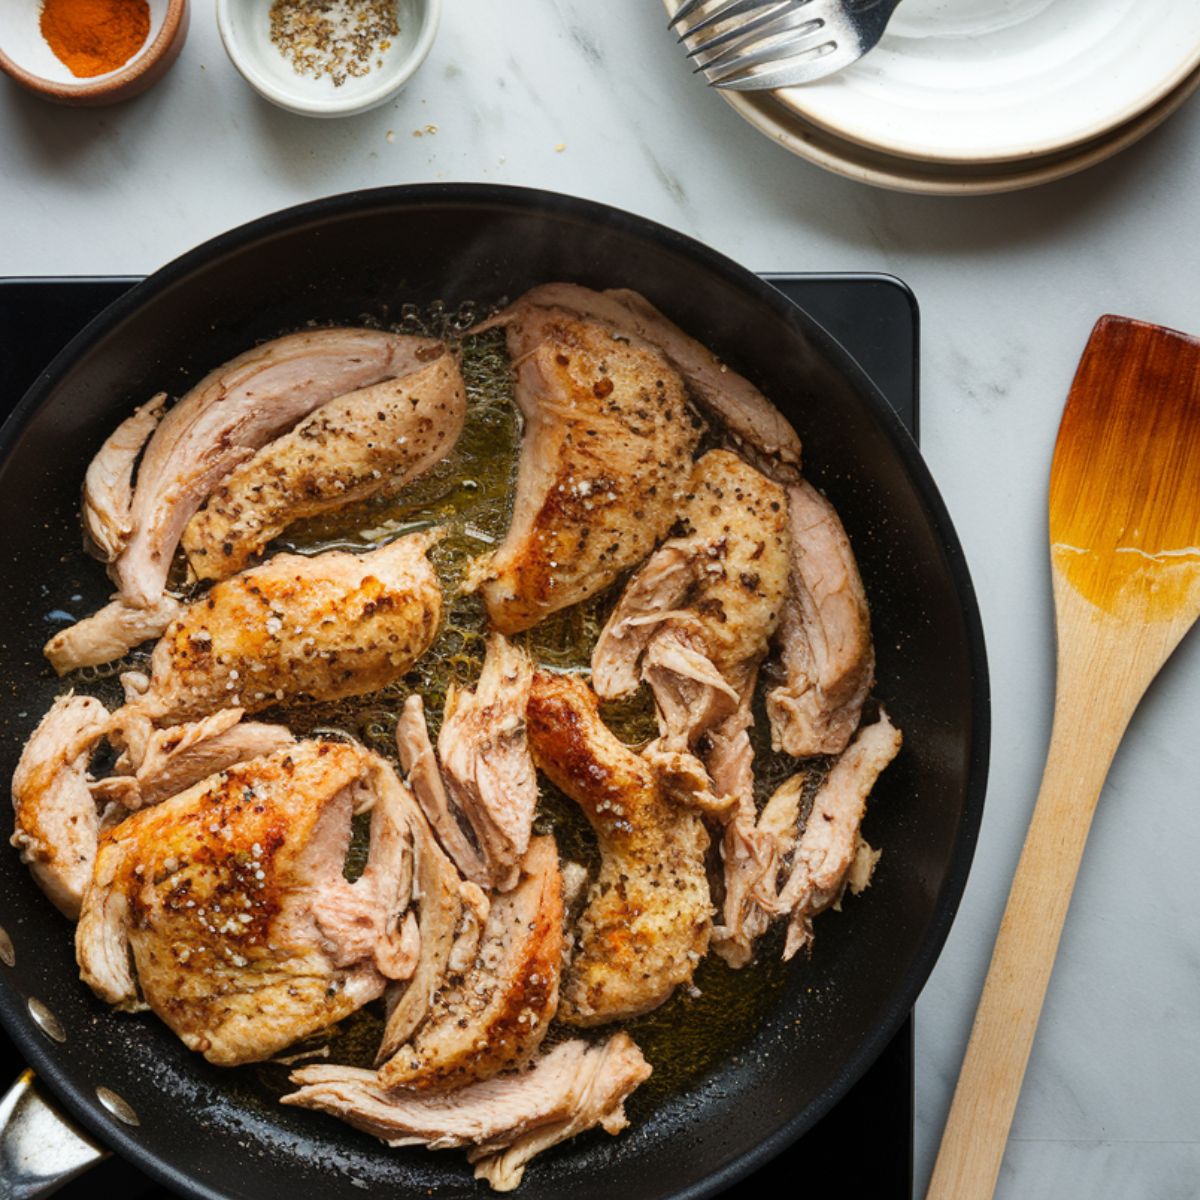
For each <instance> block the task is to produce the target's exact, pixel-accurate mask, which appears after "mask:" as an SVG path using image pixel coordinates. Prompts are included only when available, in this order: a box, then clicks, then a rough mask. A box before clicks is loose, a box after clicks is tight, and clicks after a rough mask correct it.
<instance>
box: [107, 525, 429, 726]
mask: <svg viewBox="0 0 1200 1200" xmlns="http://www.w3.org/2000/svg"><path fill="white" fill-rule="evenodd" d="M436 536H437V535H436V534H435V533H434V534H431V533H415V534H409V535H408V536H406V537H402V538H399V539H397V540H396V541H394V542H392V543H390V544H389V545H387V546H384V547H382V548H381V549H379V550H373V551H371V552H370V553H368V554H347V553H344V552H342V551H336V550H330V551H327V552H326V553H324V554H318V555H315V556H314V557H312V558H308V557H305V556H303V555H298V554H277V555H275V557H274V558H272V559H271V560H270V562H267V563H265V564H263V566H261V567H255V568H254V569H253V570H250V571H245V572H243V573H242V574H241V575H237V576H235V577H234V578H233V579H226V580H224V581H222V582H221V583H218V584H215V585H214V586H213V588H212V589H211V590H210V591H209V592H208V593H207V594H206V595H204V596H202V597H201V598H200V599H198V600H196V601H194V602H193V603H191V604H190V605H188V607H187V608H186V609H185V610H184V611H183V613H182V614H181V615H180V616H179V617H178V619H177V620H175V621H174V622H173V623H172V624H171V626H170V628H169V629H168V630H167V631H166V633H165V634H164V635H163V637H162V638H161V639H160V641H159V643H158V645H157V646H155V648H154V654H153V656H152V657H151V659H150V678H149V681H148V684H147V687H146V690H145V691H144V692H143V693H142V694H140V695H137V694H134V695H132V696H130V703H129V708H130V709H131V710H132V711H133V712H134V713H135V714H141V715H144V716H148V717H150V718H152V719H154V720H155V721H158V722H160V723H170V722H177V721H182V720H186V719H189V718H192V717H197V716H202V715H206V714H209V713H211V712H212V711H213V710H214V709H216V708H221V707H239V708H244V709H245V710H246V711H247V712H256V711H258V710H259V709H262V708H266V707H267V706H268V705H271V704H274V703H275V702H276V701H278V700H283V699H285V698H292V697H295V696H299V695H308V696H312V697H313V698H315V699H318V700H336V699H339V698H341V697H343V696H354V695H360V694H362V693H364V692H373V691H377V690H378V689H379V688H381V687H383V686H385V685H386V684H388V683H391V682H392V681H393V680H394V679H398V678H399V677H400V676H401V675H403V674H404V672H405V671H407V670H408V669H409V667H411V666H412V664H413V663H414V662H415V661H416V660H417V659H418V658H419V657H420V656H421V655H422V654H424V652H425V651H426V650H427V649H428V648H429V644H430V643H431V642H432V641H433V638H434V635H435V633H436V632H437V627H438V621H439V620H440V618H441V607H442V593H441V587H440V585H439V584H438V581H437V576H436V575H435V574H434V571H433V567H432V566H431V565H430V563H429V560H428V559H427V558H426V557H425V552H426V550H428V548H429V546H430V545H431V543H432V541H433V540H434V539H435V538H436Z"/></svg>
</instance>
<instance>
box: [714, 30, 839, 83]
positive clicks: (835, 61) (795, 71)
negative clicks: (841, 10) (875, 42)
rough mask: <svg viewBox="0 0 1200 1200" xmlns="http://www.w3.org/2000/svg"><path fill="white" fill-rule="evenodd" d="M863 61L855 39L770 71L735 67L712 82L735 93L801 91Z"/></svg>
mask: <svg viewBox="0 0 1200 1200" xmlns="http://www.w3.org/2000/svg"><path fill="white" fill-rule="evenodd" d="M825 45H830V43H825ZM816 48H818V49H819V48H821V47H816ZM860 57H861V52H860V50H859V47H858V44H857V43H856V42H855V40H854V39H853V38H850V39H849V40H847V41H842V40H839V41H838V42H836V43H833V44H832V49H829V50H827V51H826V52H825V53H823V54H814V53H813V51H812V48H810V49H809V50H807V51H805V52H804V53H803V55H801V56H792V57H791V58H787V59H784V60H783V61H782V62H779V63H777V64H776V65H775V66H774V67H773V68H771V69H769V70H765V71H754V70H753V69H751V70H742V68H741V67H740V66H739V67H735V68H734V69H732V70H729V71H726V72H722V73H718V75H717V77H716V78H715V79H710V80H709V85H710V86H711V87H715V88H720V89H722V90H723V91H731V92H748V91H759V90H773V89H775V88H782V87H797V86H799V85H801V84H805V83H811V82H813V81H814V80H816V79H823V78H824V77H825V76H826V75H832V74H833V73H834V72H835V71H840V70H841V69H842V68H843V67H846V66H849V65H850V64H851V63H852V62H856V61H857V60H858V59H859V58H860Z"/></svg>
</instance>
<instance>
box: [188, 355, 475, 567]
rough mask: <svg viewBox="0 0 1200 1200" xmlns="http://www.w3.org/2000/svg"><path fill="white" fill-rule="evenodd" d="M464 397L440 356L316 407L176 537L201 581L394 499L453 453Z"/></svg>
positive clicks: (238, 472)
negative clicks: (376, 499)
mask: <svg viewBox="0 0 1200 1200" xmlns="http://www.w3.org/2000/svg"><path fill="white" fill-rule="evenodd" d="M466 412H467V397H466V392H465V390H464V388H463V381H462V376H461V375H460V374H459V373H458V364H457V362H455V360H454V357H453V356H452V355H450V354H443V355H442V356H441V357H440V358H437V359H435V360H434V361H433V362H432V363H430V364H429V365H428V366H426V367H422V368H421V369H419V370H416V371H414V372H413V373H412V374H410V375H405V376H402V377H401V378H399V379H388V380H386V381H384V382H383V383H376V384H373V385H372V386H371V387H366V388H360V389H359V390H358V391H355V392H349V393H347V394H346V395H344V396H339V397H338V398H337V399H336V400H330V401H329V402H328V403H327V404H322V405H321V407H320V408H318V409H316V410H315V411H314V412H313V413H311V414H310V415H309V416H308V417H306V418H305V419H304V420H303V421H301V422H300V424H299V425H297V426H296V427H295V428H294V429H293V430H292V431H291V432H290V433H286V434H284V435H283V436H282V437H279V438H276V440H275V441H273V442H269V443H268V444H267V445H266V446H264V447H263V448H262V449H261V450H259V451H258V453H257V454H255V455H254V457H253V458H250V459H247V460H246V461H245V462H244V463H242V464H241V466H239V467H236V468H235V469H234V470H233V472H232V473H231V474H229V475H227V476H226V477H225V478H224V479H223V480H222V481H221V482H220V483H218V484H217V486H216V487H215V489H214V490H213V491H212V493H211V495H210V496H209V497H208V500H207V502H206V504H205V506H204V507H203V508H202V509H201V510H200V511H199V512H198V513H197V514H196V515H195V516H194V517H193V518H192V519H191V522H190V524H189V525H188V526H187V528H186V529H185V530H184V531H183V548H184V550H185V551H186V552H187V556H188V562H189V564H190V565H191V567H192V570H193V571H194V572H195V573H196V575H197V576H198V577H199V578H200V579H227V578H228V577H229V576H230V575H234V574H236V573H237V572H238V571H240V570H242V569H243V568H244V567H246V566H247V565H248V564H249V562H250V561H251V559H253V558H255V557H256V556H258V555H260V554H261V553H262V552H263V550H264V548H265V547H266V545H267V543H268V542H269V541H270V540H271V539H272V538H274V537H277V536H278V535H279V534H281V533H282V532H283V531H284V530H285V529H286V528H287V527H288V526H289V525H292V524H293V523H294V522H296V521H299V520H302V519H303V518H305V517H311V516H315V515H316V514H318V513H323V512H328V511H329V510H330V509H336V508H342V507H344V506H345V505H347V504H351V503H353V502H355V501H359V500H366V499H368V498H370V497H371V496H376V495H384V494H389V493H395V492H397V491H399V490H400V489H401V488H402V487H404V485H405V484H407V483H409V482H411V481H412V480H414V479H416V478H417V477H418V476H420V475H423V474H424V473H425V472H426V471H428V470H429V469H430V468H431V467H433V466H435V465H436V464H437V463H439V462H440V461H441V460H442V459H443V458H445V457H446V455H447V454H449V453H450V451H451V450H452V449H453V448H454V444H455V442H457V441H458V435H459V434H460V433H461V432H462V427H463V420H464V418H465V417H466Z"/></svg>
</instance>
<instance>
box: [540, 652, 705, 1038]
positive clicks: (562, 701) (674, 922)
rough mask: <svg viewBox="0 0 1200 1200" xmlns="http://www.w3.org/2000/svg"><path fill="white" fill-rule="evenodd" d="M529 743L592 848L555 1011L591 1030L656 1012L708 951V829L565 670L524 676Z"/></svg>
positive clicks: (588, 689) (583, 686)
mask: <svg viewBox="0 0 1200 1200" xmlns="http://www.w3.org/2000/svg"><path fill="white" fill-rule="evenodd" d="M528 719H529V740H530V745H531V746H532V747H533V754H534V759H535V761H536V762H537V764H538V766H539V767H540V768H541V769H542V770H543V771H544V772H545V773H546V775H547V776H548V777H549V778H550V779H551V780H552V781H553V782H554V783H555V784H556V785H557V786H558V787H560V788H561V789H562V790H563V791H564V792H566V794H567V795H568V796H570V797H571V799H572V800H574V801H575V802H576V803H577V804H578V805H579V806H580V808H581V809H582V810H583V812H584V814H585V815H586V817H587V819H588V821H589V822H591V825H592V828H593V829H594V830H595V831H596V836H597V840H598V842H599V846H600V854H601V865H600V871H599V874H598V875H597V876H596V878H595V879H594V880H593V881H592V884H591V887H590V889H589V891H588V894H587V898H586V900H585V903H584V909H583V912H582V914H581V916H580V917H579V922H578V930H579V933H578V940H577V945H576V949H575V953H574V955H573V956H572V958H571V962H570V965H569V967H568V968H567V973H566V977H565V978H564V980H563V986H562V998H561V1005H560V1009H559V1018H560V1019H561V1020H562V1021H564V1022H566V1023H567V1024H569V1025H603V1024H605V1023H607V1022H609V1021H620V1020H623V1019H625V1018H627V1017H635V1016H638V1015H639V1014H640V1013H644V1012H649V1011H650V1009H652V1008H657V1007H658V1005H660V1004H662V1003H663V1001H664V1000H666V999H667V997H668V996H670V994H671V993H672V992H673V991H674V990H675V988H676V987H677V986H679V985H680V984H682V983H688V982H689V981H690V980H691V978H692V973H693V971H694V970H695V968H696V964H697V963H698V962H699V961H700V959H701V958H702V957H703V956H704V954H705V952H706V951H707V950H708V940H709V933H710V929H711V917H712V903H711V900H710V898H709V892H708V878H707V876H706V874H705V867H704V855H705V851H706V850H707V849H708V834H707V833H706V832H705V829H704V823H703V821H702V820H701V817H700V815H699V813H697V812H696V811H695V810H694V809H693V808H691V807H689V806H685V805H680V804H676V803H674V802H673V801H672V800H670V799H668V798H667V797H666V796H665V795H664V794H663V790H662V787H661V785H660V783H659V780H658V777H657V775H656V774H655V772H654V771H653V770H652V769H651V767H650V766H649V765H648V764H647V763H646V761H645V760H644V759H642V758H641V757H640V756H639V755H637V754H635V753H634V752H633V751H632V750H630V749H628V747H626V746H624V745H622V743H621V742H620V741H619V740H618V739H617V738H616V737H615V736H614V735H613V734H612V733H611V732H610V731H609V729H608V728H607V727H606V726H605V724H604V722H603V721H602V720H601V719H600V712H599V704H598V702H597V699H596V695H595V693H594V692H593V691H592V690H591V688H589V687H588V686H587V684H586V683H584V682H583V681H582V680H580V679H578V678H577V677H574V676H569V675H551V674H549V673H548V672H544V671H539V672H537V673H536V674H535V675H534V679H533V691H532V694H531V695H530V698H529V717H528Z"/></svg>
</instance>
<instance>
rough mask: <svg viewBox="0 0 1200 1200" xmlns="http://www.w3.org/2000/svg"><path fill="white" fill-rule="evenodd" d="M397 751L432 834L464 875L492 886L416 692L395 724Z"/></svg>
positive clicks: (485, 864) (423, 702)
mask: <svg viewBox="0 0 1200 1200" xmlns="http://www.w3.org/2000/svg"><path fill="white" fill-rule="evenodd" d="M396 748H397V750H398V751H399V752H400V764H401V766H403V767H404V773H405V774H406V775H407V776H408V786H409V787H410V788H411V789H412V793H413V795H414V796H416V798H417V801H418V803H419V804H420V805H421V811H422V812H423V813H424V814H425V817H426V819H427V820H428V822H429V824H430V825H431V826H432V827H433V832H434V833H436V834H437V839H438V841H439V842H441V844H442V849H444V850H445V852H446V853H447V854H448V855H449V856H450V858H451V859H452V861H453V862H454V865H455V866H456V867H457V868H458V869H459V871H461V872H462V874H463V876H464V877H465V878H467V879H470V880H471V881H472V882H474V883H476V884H481V885H484V886H490V885H491V873H490V872H489V870H488V865H487V863H486V862H484V860H483V856H482V855H481V854H480V853H479V851H478V850H477V849H476V848H475V847H474V846H473V845H472V844H471V841H470V839H469V838H468V837H467V835H466V834H465V833H464V832H463V827H462V825H461V824H459V820H458V816H457V814H456V812H455V811H454V810H453V809H452V808H451V807H450V797H449V796H448V795H447V794H446V784H445V781H444V780H443V779H442V768H441V767H440V766H439V765H438V761H437V756H436V755H435V754H434V752H433V743H432V742H431V741H430V740H429V727H428V726H427V725H426V723H425V701H424V700H423V699H422V698H421V696H420V695H419V694H418V693H416V692H414V693H413V694H412V695H411V696H409V697H408V699H407V700H405V701H404V707H403V709H401V711H400V719H399V720H398V721H397V722H396Z"/></svg>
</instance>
